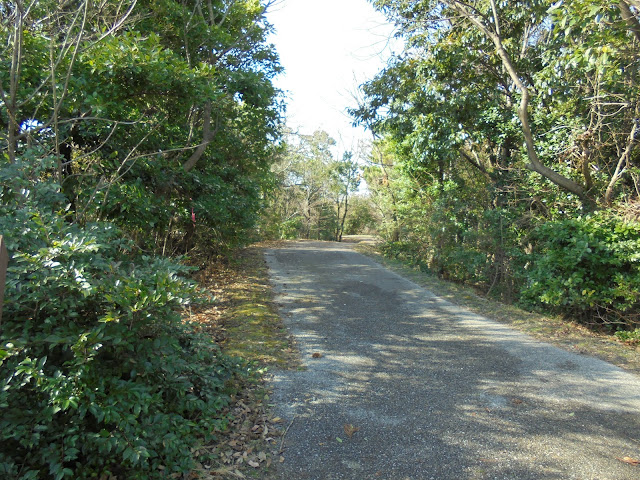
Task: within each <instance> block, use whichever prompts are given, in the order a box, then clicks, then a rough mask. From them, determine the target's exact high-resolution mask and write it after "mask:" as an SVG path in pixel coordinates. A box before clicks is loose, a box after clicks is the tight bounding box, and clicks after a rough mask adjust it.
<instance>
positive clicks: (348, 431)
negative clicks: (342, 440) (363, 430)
mask: <svg viewBox="0 0 640 480" xmlns="http://www.w3.org/2000/svg"><path fill="white" fill-rule="evenodd" d="M342 428H343V429H344V433H346V435H347V437H349V438H351V437H352V436H353V434H354V433H356V432H358V431H360V427H354V426H353V425H351V424H350V423H345V424H344V426H343V427H342Z"/></svg>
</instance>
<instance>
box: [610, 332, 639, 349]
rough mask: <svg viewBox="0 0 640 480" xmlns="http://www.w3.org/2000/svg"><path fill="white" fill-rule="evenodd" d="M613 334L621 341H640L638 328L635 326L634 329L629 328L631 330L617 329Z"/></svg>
mask: <svg viewBox="0 0 640 480" xmlns="http://www.w3.org/2000/svg"><path fill="white" fill-rule="evenodd" d="M614 335H615V336H616V338H617V339H618V340H620V341H621V342H625V343H630V344H636V345H637V344H639V343H640V328H636V329H635V330H631V331H629V330H618V331H617V332H616V333H615V334H614Z"/></svg>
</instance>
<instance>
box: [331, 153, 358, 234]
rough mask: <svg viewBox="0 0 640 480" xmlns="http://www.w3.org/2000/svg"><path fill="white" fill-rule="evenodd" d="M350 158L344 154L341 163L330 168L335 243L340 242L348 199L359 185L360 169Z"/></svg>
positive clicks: (334, 163) (349, 154) (351, 155)
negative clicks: (333, 204) (334, 212)
mask: <svg viewBox="0 0 640 480" xmlns="http://www.w3.org/2000/svg"><path fill="white" fill-rule="evenodd" d="M352 158H353V153H352V152H344V154H343V156H342V161H336V162H333V163H332V164H331V166H330V178H331V180H332V181H333V182H332V183H333V185H332V188H331V190H332V193H333V197H334V201H335V205H336V219H337V221H336V232H335V240H336V242H341V241H342V234H343V233H344V222H345V219H346V218H347V213H348V211H349V197H350V195H351V194H353V192H355V191H356V190H357V188H358V186H359V185H360V174H359V170H360V169H359V167H358V164H357V162H355V161H354V160H352Z"/></svg>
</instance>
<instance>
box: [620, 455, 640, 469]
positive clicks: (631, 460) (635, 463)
mask: <svg viewBox="0 0 640 480" xmlns="http://www.w3.org/2000/svg"><path fill="white" fill-rule="evenodd" d="M616 460H620V461H621V462H624V463H626V464H629V465H633V466H634V467H637V466H638V465H640V460H636V459H635V458H631V457H622V458H619V457H616Z"/></svg>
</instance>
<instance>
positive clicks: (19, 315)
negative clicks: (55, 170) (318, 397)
mask: <svg viewBox="0 0 640 480" xmlns="http://www.w3.org/2000/svg"><path fill="white" fill-rule="evenodd" d="M34 165H37V167H33V166H34ZM49 166H50V165H47V161H45V162H42V163H40V162H31V161H29V159H25V160H24V161H19V162H16V163H14V164H9V165H5V166H3V167H2V168H1V169H0V183H1V184H2V185H3V188H2V190H1V191H0V200H1V202H0V231H1V232H2V233H3V234H4V236H5V239H6V241H7V247H8V249H9V253H10V256H11V261H10V268H9V271H8V276H7V289H6V299H5V309H4V312H3V319H2V331H1V335H0V384H1V388H0V444H1V445H2V449H1V450H0V476H2V478H19V479H28V478H55V479H61V478H74V479H75V478H88V477H91V476H94V475H95V476H100V475H102V474H104V473H106V472H111V473H113V474H116V475H119V474H121V475H124V476H123V478H161V477H165V476H167V474H169V473H173V472H185V471H188V469H189V468H190V467H191V466H192V465H191V462H192V459H191V448H192V447H193V446H194V445H196V444H197V443H198V442H200V441H206V440H209V439H211V437H212V435H213V432H214V431H215V429H216V428H220V427H222V426H223V425H224V422H225V420H224V418H222V416H221V414H220V411H221V409H222V408H223V407H224V406H225V405H226V404H227V402H228V397H227V396H226V395H225V382H226V380H227V379H229V378H231V377H232V376H233V375H234V373H236V372H240V367H238V366H237V365H236V364H235V363H234V362H233V361H232V360H231V359H229V358H225V357H224V356H222V355H221V354H220V352H219V350H218V348H217V347H216V345H215V344H214V343H212V342H211V340H209V339H208V338H205V337H201V336H199V335H198V334H196V333H195V330H194V329H193V328H192V327H191V326H190V325H189V324H188V323H184V322H183V321H182V319H181V312H180V310H181V308H183V307H184V306H185V305H186V304H187V303H188V302H189V301H190V298H193V297H194V296H197V295H196V294H197V291H196V289H195V287H194V286H193V285H191V284H190V283H189V282H187V281H186V280H185V279H184V278H183V277H181V274H183V273H185V268H184V267H181V266H180V265H177V264H175V263H173V262H171V261H169V260H167V259H159V258H150V257H146V256H144V255H141V254H139V253H138V252H136V251H134V249H133V247H132V245H131V243H130V242H129V241H127V240H125V239H123V235H122V232H120V231H119V230H118V229H117V228H116V227H115V226H113V225H112V224H110V223H91V224H87V225H85V226H80V225H78V224H76V223H71V222H69V221H68V219H67V211H66V203H65V198H64V197H63V196H62V195H61V194H60V191H59V188H58V185H56V184H55V183H54V182H52V181H51V180H49V179H47V171H48V169H47V167H49Z"/></svg>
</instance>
